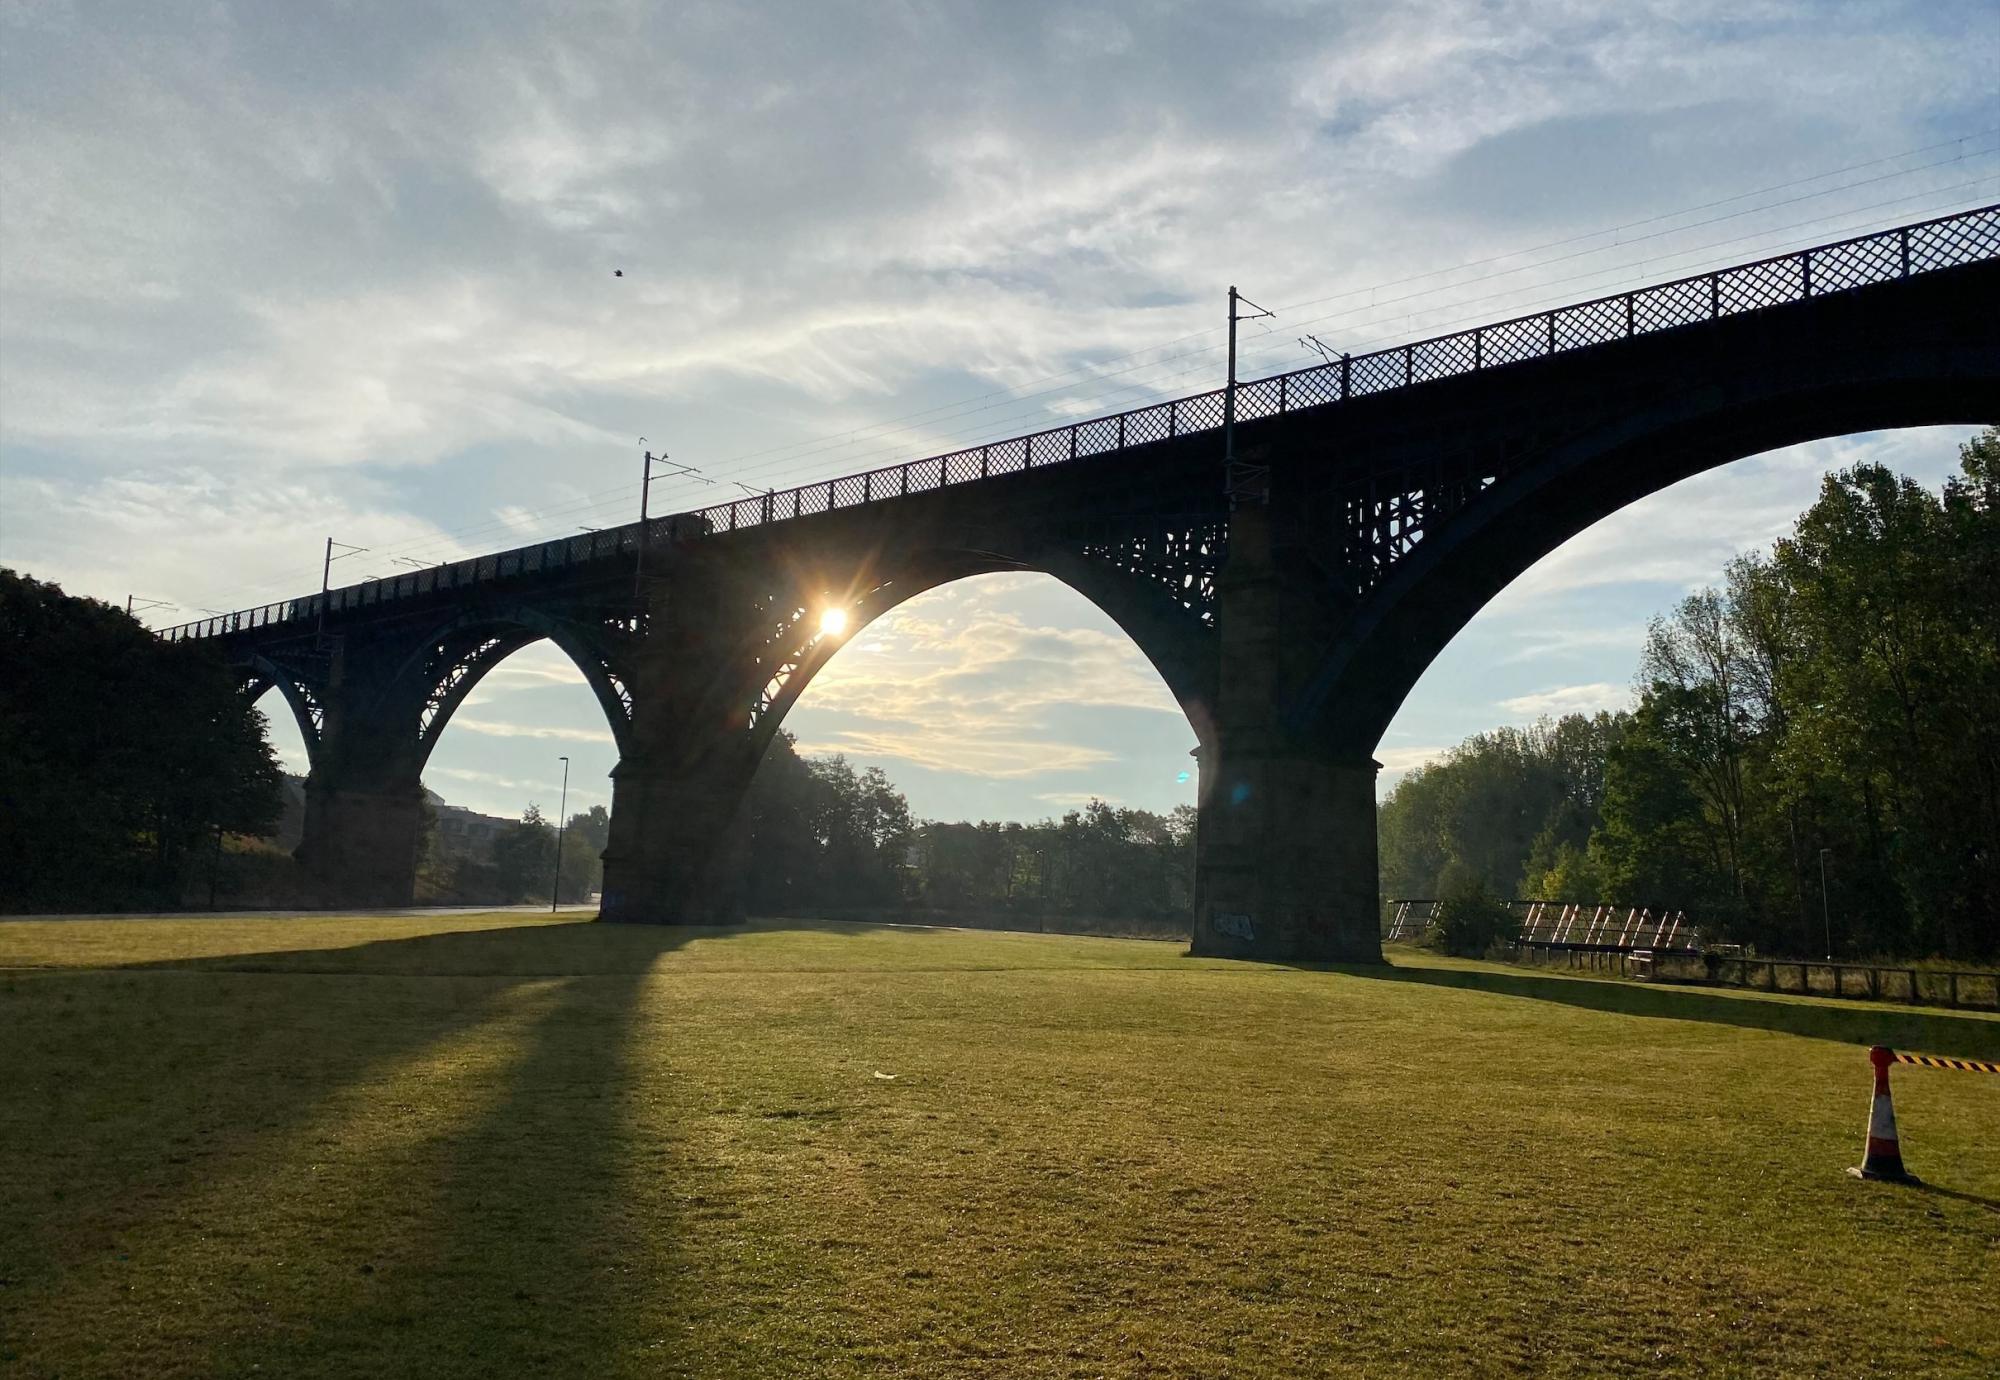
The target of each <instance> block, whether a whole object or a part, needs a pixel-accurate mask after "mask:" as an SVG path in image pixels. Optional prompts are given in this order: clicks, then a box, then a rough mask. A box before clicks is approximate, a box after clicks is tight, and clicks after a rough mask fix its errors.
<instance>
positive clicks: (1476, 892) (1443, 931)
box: [1424, 868, 1514, 958]
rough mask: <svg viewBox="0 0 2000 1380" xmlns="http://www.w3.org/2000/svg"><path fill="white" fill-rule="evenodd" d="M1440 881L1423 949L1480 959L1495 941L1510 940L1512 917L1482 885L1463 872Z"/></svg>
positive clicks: (1512, 930) (1479, 880)
mask: <svg viewBox="0 0 2000 1380" xmlns="http://www.w3.org/2000/svg"><path fill="white" fill-rule="evenodd" d="M1443 881H1444V884H1443V886H1441V887H1440V888H1439V891H1438V903H1437V907H1436V909H1435V910H1433V911H1432V913H1431V924H1430V931H1429V933H1428V934H1426V935H1425V938H1424V942H1425V944H1426V945H1428V946H1429V947H1430V948H1433V949H1437V950H1439V951H1440V952H1442V953H1448V954H1452V955H1454V956H1455V957H1458V958H1483V957H1485V955H1486V951H1487V950H1488V949H1490V948H1492V947H1493V945H1494V943H1495V941H1497V940H1502V939H1508V938H1511V937H1512V936H1513V932H1514V917H1513V914H1512V913H1511V912H1510V911H1509V910H1508V909H1507V904H1506V902H1505V901H1504V900H1503V899H1501V898H1500V897H1498V896H1495V895H1494V894H1493V893H1492V892H1491V891H1489V890H1488V889H1487V887H1486V883H1485V882H1484V881H1482V880H1481V879H1480V878H1478V877H1476V876H1474V875H1473V874H1472V873H1471V872H1470V871H1468V870H1466V869H1463V868H1460V869H1455V870H1454V871H1453V872H1452V873H1451V874H1450V875H1448V876H1446V877H1445V878H1444V879H1443Z"/></svg>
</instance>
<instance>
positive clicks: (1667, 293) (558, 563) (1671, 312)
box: [160, 203, 2000, 640]
mask: <svg viewBox="0 0 2000 1380" xmlns="http://www.w3.org/2000/svg"><path fill="white" fill-rule="evenodd" d="M1993 258H2000V203H1996V204H1993V205H1988V206H1981V207H1978V208H1975V209H1973V210H1970V211H1963V212H1960V213H1958V214H1956V215H1949V216H1940V217H1938V218H1936V219H1934V220H1926V221H1920V222H1917V223H1916V224H1913V225H1904V226H1899V227H1897V228H1895V229H1893V230H1883V231H1879V232H1877V233H1875V234H1872V235H1859V236H1856V237H1854V238H1853V239H1846V240H1839V241H1836V242H1834V243H1832V244H1822V245H1815V246H1814V247H1813V248H1811V249H1804V250H1798V251H1795V252H1793V253H1790V254H1780V255H1776V256H1774V257H1772V258H1768V259H1759V260H1757V261H1756V262H1754V263H1746V264H1736V265H1734V266H1732V267H1729V268H1725V269H1720V270H1718V271H1716V272H1713V273H1704V274H1699V275H1697V276H1695V277H1691V278H1679V279H1676V280H1674V281H1673V282H1668V283H1659V284H1656V285H1655V286H1653V287H1647V288H1640V289H1637V290H1636V291H1633V292H1622V293H1617V294H1615V295H1613V296H1610V297H1599V298H1596V299H1594V300H1592V301H1588V302H1578V303H1576V304H1574V305H1572V306H1566V307H1557V308H1556V309H1554V310H1553V311H1545V312H1536V313H1534V314H1533V315H1529V316H1517V317H1514V318H1513V319H1512V320H1508V321H1500V322H1495V323H1493V324H1491V325H1485V326H1477V327H1474V328H1473V329H1471V330H1466V331H1458V332H1455V333H1453V334H1451V335H1442V336H1435V337H1432V338H1431V339H1429V340H1418V341H1412V342H1411V343H1409V344H1407V345H1397V346H1392V347H1391V348H1389V349H1386V350H1376V351H1373V352H1372V353H1369V354H1364V355H1352V356H1346V355H1343V356H1342V357H1341V358H1340V359H1338V360H1335V361H1332V362H1329V363H1326V364H1316V365H1314V366H1312V367H1311V368H1308V369H1298V370H1294V371H1292V372H1291V373H1288V374H1276V375H1273V376H1271V377H1269V378H1263V379H1257V380H1255V381H1253V382H1250V383H1243V384H1238V385H1237V388H1236V418H1237V420H1238V421H1239V422H1252V421H1257V420H1259V419H1262V418H1265V417H1276V416H1283V415H1285V414H1288V413H1292V412H1302V411H1305V410H1307V409H1310V408H1316V407H1325V406H1328V405H1330V404H1335V403H1344V402H1347V401H1348V400H1350V399H1353V398H1361V397H1367V396H1369V395H1371V394H1374V393H1383V392H1388V391H1391V390H1393V389H1398V388H1409V387H1413V386H1415V385H1417V384H1420V383H1429V382H1432V381H1434V380H1437V379H1443V378H1450V377H1453V376H1454V375H1459V374H1469V373H1476V372H1479V371H1482V370H1486V369H1498V368H1504V367H1505V366H1507V365H1510V364H1520V363H1523V362H1526V361H1528V360H1534V359H1544V358H1547V357H1549V356H1551V355H1559V354H1567V353H1569V352H1570V351H1572V350H1584V349H1589V348H1591V347H1593V346H1597V345H1604V344H1608V343H1610V342H1612V341H1617V340H1627V339H1631V338H1633V337H1635V336H1642V335H1651V334H1654V333H1656V332H1659V331H1669V330H1676V329H1678V328H1680V327H1683V326H1690V325H1695V324H1698V323H1700V322H1704V321H1715V320H1719V319H1721V318H1723V317H1727V316H1735V315H1739V314H1741V313H1743V312H1748V311H1757V310H1759V309H1761V308H1764V307H1773V306H1781V305H1784V304H1786V303H1789V302H1801V301H1805V300H1807V299H1808V298H1813V297H1825V296H1830V295H1832V294H1834V293H1839V292H1846V291H1848V290H1850V289H1853V288H1858V287H1865V286H1867V285H1868V284H1870V283H1883V282H1890V281H1893V280H1895V279H1898V278H1909V277H1914V276H1916V275H1918V274H1922V273H1929V272H1933V271H1935V270H1938V269H1942V268H1952V267H1956V266H1957V265H1960V264H1969V263H1977V262H1980V261H1982V260H1986V259H1993ZM1226 397H1227V390H1225V389H1221V388H1217V389H1214V390H1212V391H1210V392H1207V393H1196V394H1194V395H1192V396H1190V397H1185V398H1175V399H1173V400H1172V401H1170V402H1163V403H1155V404H1153V405H1151V406H1148V407H1139V408H1134V409H1132V410H1131V411H1128V412H1120V413H1117V414H1115V415H1113V416H1109V417H1095V418H1092V419H1091V420H1089V421H1085V422H1076V423H1073V424H1071V425H1068V426H1061V427H1053V428H1051V429H1049V430H1047V431H1037V432H1033V433H1031V434H1029V435H1026V436H1016V437H1012V438H1011V439H1008V440H1005V441H995V442H992V443H990V444H987V445H982V446H974V447H970V448H968V449H965V450H956V451H952V452H950V453H949V454H945V455H933V456H929V457H927V458H925V459H922V460H912V461H909V462H907V463H904V464H900V465H889V466H885V467H883V468H881V469H876V470H869V471H867V472H865V473H862V474H850V475H844V476H842V477H840V478H838V479H826V480H820V481H818V482H816V483H812V484H802V485H799V486H798V487H796V488H791V489H782V490H777V491H774V492H771V493H766V494H760V495H757V496H755V497H751V498H741V499H735V500H732V501H731V502H728V503H720V504H716V505H715V506H713V507H710V508H702V509H698V510H696V511H694V512H690V513H680V514H676V515H674V516H672V517H663V518H655V519H652V520H651V522H650V523H649V524H648V530H647V533H646V540H647V542H648V543H649V544H671V543H672V542H675V541H680V540H686V539H688V538H690V537H694V536H706V535H711V534H715V533H722V532H735V531H741V530H742V529H744V528H748V527H761V526H764V525H766V524H768V523H773V522H785V521H789V520H791V519H794V518H801V517H810V516H812V515H813V514H816V513H825V512H831V511H833V510H835V509H839V508H852V507H857V506H859V505H862V504H869V503H879V502H881V501H883V500H885V499H893V498H901V497H904V496H906V495H909V494H919V493H927V492H929V491H931V490H934V489H941V488H946V487H949V486H951V485H955V484H965V483H971V482H973V481H975V480H981V479H989V478H992V477H994V476H997V475H1005V474H1017V473H1020V472H1022V471H1024V470H1032V469H1040V468H1042V467H1044V466H1047V465H1059V464H1066V463H1068V462H1069V461H1072V460H1082V459H1087V458H1089V457H1091V456H1096V455H1106V454H1110V453H1112V452H1115V451H1120V450H1125V449H1127V448H1129V447H1132V446H1140V445H1148V444H1151V443H1153V442H1156V441H1165V440H1171V439H1173V438H1175V437H1179V436H1188V435H1194V434H1197V433H1203V432H1212V431H1219V430H1220V429H1221V427H1222V423H1223V412H1224V407H1225V402H1226ZM578 543H583V544H584V545H583V546H582V547H581V548H579V546H578ZM639 544H640V536H639V524H638V523H629V524H627V525H625V526H623V527H616V528H607V529H605V530H604V531H601V532H596V533H588V534H585V535H584V536H581V537H565V538H559V539H558V540H556V541H551V542H542V543H538V544H537V545H534V546H525V547H520V548H518V549H516V550H513V551H503V552H499V553H497V554H495V555H491V556H478V557H473V558H470V559H467V560H463V561H454V562H451V563H449V564H447V565H441V566H438V567H436V568H435V569H434V570H430V571H418V572H412V573H411V574H410V575H407V576H395V577H392V578H389V579H384V580H376V581H366V582H364V583H362V584H360V585H350V586H348V587H346V588H344V589H339V590H334V591H332V592H331V593H330V594H329V595H328V596H327V607H328V609H329V611H340V610H344V609H349V608H354V607H357V606H361V605H365V604H370V603H375V602H378V601H380V600H382V599H389V598H404V597H407V596H408V595H412V594H420V593H429V592H430V591H431V590H433V589H438V588H447V589H448V588H454V587H457V586H459V585H462V584H472V583H477V582H479V581H482V580H486V579H498V578H505V577H507V576H510V575H515V574H519V573H524V572H532V571H536V570H548V569H556V568H560V567H562V566H566V565H575V564H579V563H583V562H588V561H593V560H600V559H608V558H610V557H612V556H619V555H626V554H629V553H631V552H633V551H636V550H637V549H638V546H639ZM427 577H428V580H429V582H428V583H425V581H426V578H427ZM319 605H320V596H318V595H312V596H309V597H307V598H304V599H292V600H286V601H284V602H281V603H276V604H265V605H263V606H262V607H261V608H255V609H245V610H243V611H241V612H238V613H232V614H226V615H223V616H221V617H218V618H209V619H204V620H201V621H198V622H194V623H185V624H182V625H181V626H180V627H177V628H168V629H166V630H164V631H163V632H162V633H161V634H160V635H161V636H162V637H165V638H168V639H170V640H178V639H180V638H187V637H212V636H216V635H218V634H220V633H228V632H235V631H238V630H239V629H242V628H255V627H262V626H265V625H266V624H273V623H282V622H296V621H298V620H300V619H306V618H316V617H317V616H318V614H319Z"/></svg>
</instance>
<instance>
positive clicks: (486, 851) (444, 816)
mask: <svg viewBox="0 0 2000 1380" xmlns="http://www.w3.org/2000/svg"><path fill="white" fill-rule="evenodd" d="M424 796H425V798H426V799H427V800H429V801H430V803H431V809H432V811H433V812H434V813H435V814H436V815H437V851H438V856H439V857H440V858H442V859H444V860H445V861H447V862H457V861H458V860H459V859H461V858H463V859H465V860H466V861H468V862H474V863H482V864H483V863H490V862H492V861H493V843H494V840H496V839H498V838H499V837H500V832H501V831H502V830H503V829H506V828H507V827H508V826H509V825H513V824H518V823H520V821H519V820H513V819H502V818H501V817H500V816H498V815H482V814H480V813H479V812H478V811H477V810H468V809H466V808H465V807H464V806H462V805H447V804H445V803H444V800H443V799H442V798H441V797H439V796H438V795H437V794H436V793H435V792H433V791H428V790H427V791H425V792H424Z"/></svg>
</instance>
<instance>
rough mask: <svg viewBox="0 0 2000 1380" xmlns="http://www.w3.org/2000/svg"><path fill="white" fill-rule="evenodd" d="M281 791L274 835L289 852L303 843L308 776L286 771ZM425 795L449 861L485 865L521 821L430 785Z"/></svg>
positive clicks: (439, 846) (439, 843)
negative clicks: (483, 810)
mask: <svg viewBox="0 0 2000 1380" xmlns="http://www.w3.org/2000/svg"><path fill="white" fill-rule="evenodd" d="M279 791H280V792H281V794H282V796H283V800H284V805H283V809H282V811H281V812H280V814H279V816H278V827H277V830H276V831H275V832H274V833H272V834H271V836H270V837H271V842H273V843H275V844H277V845H278V847H280V848H282V849H284V850H285V851H286V852H287V853H289V852H291V851H293V850H294V849H296V848H297V847H298V846H299V841H300V840H301V839H303V838H304V837H305V833H306V779H305V778H304V777H303V776H294V775H292V774H291V773H290V772H286V773H285V777H284V781H283V782H282V783H281V785H280V786H279ZM424 799H425V801H426V802H428V803H429V805H430V807H431V812H432V813H433V814H434V815H435V816H436V817H437V851H438V856H439V857H440V858H442V859H443V860H444V861H446V862H457V861H459V860H460V859H464V860H466V861H468V862H473V863H478V864H482V865H484V864H486V863H490V862H492V861H493V841H494V840H495V839H497V838H499V837H500V831H501V830H503V829H505V828H506V827H507V826H508V825H510V824H517V823H519V822H520V821H518V820H512V819H502V818H501V817H499V816H498V815H482V814H480V813H479V812H478V811H477V810H468V809H466V808H465V807H464V806H462V805H447V804H446V803H445V801H444V797H443V796H441V795H439V794H438V793H437V792H436V791H433V790H429V789H426V790H425V791H424Z"/></svg>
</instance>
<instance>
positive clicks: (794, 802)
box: [749, 733, 1195, 927]
mask: <svg viewBox="0 0 2000 1380" xmlns="http://www.w3.org/2000/svg"><path fill="white" fill-rule="evenodd" d="M749 819H750V869H749V871H750V895H749V904H750V907H751V909H752V910H753V911H756V912H759V913H762V914H767V915H781V914H787V913H790V914H798V913H801V912H805V911H810V910H817V909H842V908H852V907H864V906H866V907H883V906H908V907H912V908H917V909H920V910H922V911H924V912H926V913H930V912H942V913H945V914H953V915H961V916H964V917H967V918H986V917H1002V916H1007V915H1015V916H1070V917H1076V918H1080V919H1088V920H1104V919H1111V920H1144V921H1149V922H1158V923H1161V924H1166V925H1170V926H1180V927H1185V925H1186V924H1187V916H1188V911H1189V908H1190V906H1191V904H1192V898H1193V878H1194V825H1195V811H1194V809H1193V807H1192V806H1180V807H1178V808H1177V809H1175V810H1174V811H1172V812H1171V813H1169V814H1166V815H1159V814H1155V813H1153V812H1151V811H1148V810H1131V809H1121V808H1118V807H1114V806H1111V805H1108V804H1106V803H1105V802H1103V801H1101V800H1093V801H1091V802H1090V803H1089V804H1088V805H1086V806H1085V807H1084V808H1083V809H1081V810H1071V811H1069V812H1068V813H1067V814H1065V815H1064V816H1063V817H1062V819H1061V820H1059V821H1058V820H1042V821H1040V822H1039V823H1033V824H1017V823H996V822H994V821H990V820H988V821H981V822H979V823H970V822H962V823H945V822H941V821H925V822H922V823H919V822H916V821H913V820H912V819H911V818H910V813H909V805H908V802H907V801H905V799H904V798H903V796H902V794H901V793H900V792H898V791H896V789H895V788H894V787H893V786H892V785H891V784H890V782H889V780H888V778H887V777H886V776H884V775H883V773H882V772H881V771H880V770H879V769H876V768H870V769H869V770H867V771H864V772H857V771H855V769H854V768H853V767H852V766H851V765H850V764H849V763H848V762H847V761H846V759H845V758H842V757H828V758H802V757H800V756H799V755H798V752H797V749H796V747H795V746H794V744H793V741H792V739H791V737H790V735H789V734H785V733H780V734H779V735H778V737H777V739H776V740H775V741H774V742H773V744H772V746H771V749H770V751H769V753H767V754H766V756H765V759H764V762H763V764H762V765H761V766H760V767H759V768H758V772H757V776H756V778H755V780H754V781H753V782H752V784H751V788H750V799H749Z"/></svg>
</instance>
